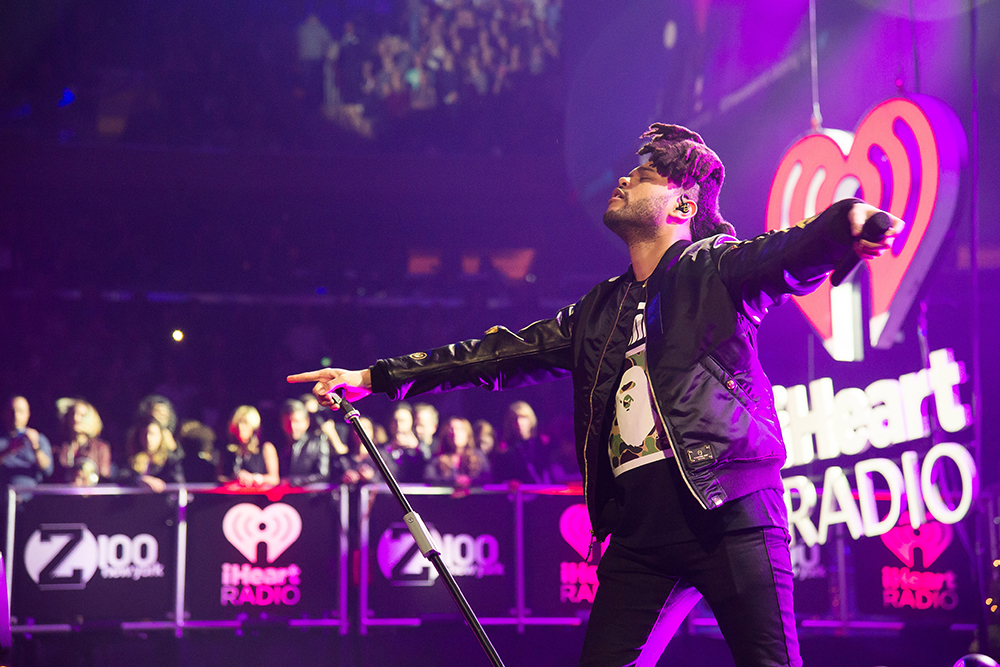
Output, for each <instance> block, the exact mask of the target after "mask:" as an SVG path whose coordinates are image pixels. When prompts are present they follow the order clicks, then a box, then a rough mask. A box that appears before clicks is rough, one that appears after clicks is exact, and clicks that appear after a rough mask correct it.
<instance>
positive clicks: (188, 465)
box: [177, 420, 219, 484]
mask: <svg viewBox="0 0 1000 667" xmlns="http://www.w3.org/2000/svg"><path fill="white" fill-rule="evenodd" d="M177 442H178V445H179V446H180V448H181V449H182V450H183V451H184V458H183V459H181V462H182V465H183V468H184V479H185V480H187V482H189V483H194V484H209V483H215V482H216V481H217V480H218V469H219V454H218V452H217V451H216V449H215V432H214V431H213V430H212V429H210V428H209V427H207V426H205V425H204V424H202V423H201V422H199V421H193V420H190V421H186V422H184V423H183V424H181V428H180V430H179V431H178V433H177Z"/></svg>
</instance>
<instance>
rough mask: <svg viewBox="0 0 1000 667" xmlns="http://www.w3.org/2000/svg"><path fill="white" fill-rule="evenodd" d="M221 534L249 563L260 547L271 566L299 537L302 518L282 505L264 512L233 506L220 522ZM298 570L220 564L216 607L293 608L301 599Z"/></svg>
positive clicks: (255, 559)
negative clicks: (274, 606)
mask: <svg viewBox="0 0 1000 667" xmlns="http://www.w3.org/2000/svg"><path fill="white" fill-rule="evenodd" d="M222 534H223V535H225V536H226V539H227V540H229V543H230V544H232V545H233V546H234V547H236V549H237V551H239V552H240V553H241V554H243V556H244V557H245V558H246V559H247V560H248V561H250V563H256V562H257V549H258V547H259V546H260V545H261V544H262V543H263V544H264V548H265V551H264V558H265V559H266V560H267V562H268V563H273V562H274V561H275V560H277V558H278V556H280V555H281V554H283V553H285V550H286V549H288V547H290V546H292V544H294V543H295V541H296V540H297V539H299V535H301V534H302V517H301V516H299V513H298V512H297V511H295V508H294V507H292V506H291V505H286V504H285V503H274V504H273V505H268V506H267V507H265V508H264V509H261V508H259V507H257V506H256V505H253V504H251V503H240V504H238V505H234V506H233V507H231V508H230V509H229V511H228V512H226V515H225V516H224V517H223V518H222ZM301 574H302V570H301V568H299V566H298V565H295V564H294V563H293V564H291V565H287V566H285V567H251V566H250V564H249V563H223V564H222V589H221V591H220V595H219V603H220V604H221V605H222V606H223V607H225V606H226V605H234V606H237V607H240V606H243V605H244V604H250V605H254V606H266V605H294V604H298V602H299V600H300V599H301V597H302V593H301V591H300V590H299V585H300V584H301V583H302V581H301V578H300V576H299V575H301Z"/></svg>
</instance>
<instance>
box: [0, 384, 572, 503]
mask: <svg viewBox="0 0 1000 667" xmlns="http://www.w3.org/2000/svg"><path fill="white" fill-rule="evenodd" d="M56 408H57V411H58V414H59V429H58V432H57V433H51V434H48V435H51V436H52V437H51V438H50V437H47V435H46V434H43V433H41V432H39V431H38V430H37V429H35V428H34V427H32V426H31V406H30V404H29V402H28V400H27V399H26V398H25V397H23V396H14V397H11V398H9V399H7V400H5V402H4V405H3V415H2V422H3V423H2V431H0V483H2V484H3V485H7V484H10V485H14V486H18V487H22V488H23V487H30V486H35V485H37V484H44V483H54V484H72V485H74V486H93V485H95V484H101V483H112V484H121V485H127V486H143V487H147V488H149V489H152V490H153V491H158V492H160V491H163V490H164V489H165V486H166V485H167V484H180V483H211V484H230V485H235V486H237V487H251V488H258V487H259V488H270V487H274V486H276V485H279V484H289V485H292V486H304V485H307V484H315V483H324V484H350V485H356V484H359V483H366V482H373V481H376V482H377V481H381V480H380V478H379V473H378V472H377V469H376V466H375V465H374V464H373V462H372V461H371V460H370V459H369V456H368V452H367V449H366V448H365V447H364V446H363V444H362V441H361V438H360V437H359V435H358V433H357V432H356V431H355V430H352V429H349V428H347V426H346V424H337V423H336V421H335V420H334V419H332V418H331V417H332V416H333V414H332V413H331V412H330V411H329V410H326V409H325V408H322V407H321V406H320V405H319V404H318V402H317V401H316V399H315V398H314V397H313V396H312V395H311V394H306V395H304V396H302V397H301V398H299V399H287V400H285V401H284V402H283V403H282V404H281V405H280V408H279V409H278V411H277V415H276V417H277V419H276V421H277V424H269V425H265V424H264V423H263V421H262V419H261V413H260V412H259V411H258V410H257V408H255V407H253V406H250V405H241V406H239V407H237V408H236V409H235V410H234V411H233V412H232V414H231V416H230V417H229V420H228V422H227V425H226V428H225V430H224V431H222V432H219V433H217V432H216V431H215V430H214V429H212V428H210V427H208V426H206V425H205V424H203V423H202V422H199V421H195V420H179V419H178V415H177V412H176V411H175V409H174V405H173V404H172V402H171V401H170V400H169V399H168V398H166V397H165V396H160V395H155V394H154V395H149V396H146V397H145V398H144V399H143V400H142V401H141V402H140V404H139V405H138V407H137V408H136V411H135V414H134V417H133V419H132V422H131V424H130V426H129V427H128V428H127V429H126V430H125V433H126V434H127V435H126V437H125V440H124V442H123V443H114V444H112V443H109V442H108V441H107V440H105V439H104V438H102V434H103V431H104V425H103V422H102V420H101V416H100V414H98V411H97V409H96V408H95V407H94V406H93V405H92V404H91V403H89V402H87V401H86V400H84V399H82V398H63V399H60V400H59V401H57V405H56ZM359 421H360V423H361V424H362V427H363V428H364V430H365V432H366V433H367V434H368V436H369V437H370V438H371V439H372V440H373V442H374V443H375V444H377V445H378V446H379V448H380V450H381V451H382V452H383V458H384V460H385V462H386V464H387V466H388V468H389V470H390V471H391V472H392V474H393V476H394V477H395V478H396V480H397V481H398V482H401V483H411V484H420V483H424V484H431V485H435V486H450V487H454V488H455V489H456V490H459V491H461V490H467V489H469V488H471V487H475V486H481V485H483V484H488V483H493V482H496V483H504V482H511V481H516V482H519V483H526V484H552V483H558V484H565V483H570V482H572V481H574V480H577V479H579V471H578V469H577V464H576V453H575V452H576V450H575V446H574V444H573V437H572V432H571V431H569V432H567V431H565V430H564V431H559V430H556V431H554V433H557V434H558V435H557V436H556V437H555V438H553V437H552V436H549V435H543V434H541V433H540V432H539V429H538V419H537V417H536V415H535V412H534V410H533V409H532V408H531V406H530V405H529V404H528V403H526V402H525V401H515V402H514V403H512V404H511V405H510V406H509V408H508V410H507V413H506V416H505V418H504V423H503V425H502V428H501V430H500V431H499V432H497V431H496V430H495V428H494V427H493V425H492V424H491V423H490V422H489V421H487V420H483V419H480V420H477V421H475V423H472V422H471V421H470V420H469V419H467V418H465V417H461V416H452V417H448V418H447V419H444V420H442V419H440V415H439V413H438V410H437V409H436V408H435V407H434V406H433V405H430V404H429V403H417V404H415V405H412V406H411V405H409V404H408V403H398V404H396V405H395V406H394V408H393V411H392V414H391V420H390V421H389V423H388V424H387V425H386V426H384V427H383V426H382V425H379V424H375V423H373V422H372V421H371V420H370V419H368V418H367V417H361V418H360V420H359Z"/></svg>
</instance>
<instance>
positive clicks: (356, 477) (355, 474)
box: [337, 417, 375, 486]
mask: <svg viewBox="0 0 1000 667" xmlns="http://www.w3.org/2000/svg"><path fill="white" fill-rule="evenodd" d="M358 421H359V422H360V423H361V428H363V429H364V431H365V433H367V434H368V437H369V438H374V437H375V427H374V424H372V420H371V419H368V417H359V418H358ZM368 461H369V458H368V449H367V448H365V446H364V443H362V442H361V437H360V436H358V434H357V432H356V431H354V430H353V429H352V430H351V433H350V435H348V436H347V453H346V454H343V455H341V456H339V457H337V467H338V469H339V471H340V483H341V484H349V485H351V486H353V485H355V484H364V483H365V482H370V481H372V480H373V479H375V468H374V467H373V466H372V464H371V463H369V462H368Z"/></svg>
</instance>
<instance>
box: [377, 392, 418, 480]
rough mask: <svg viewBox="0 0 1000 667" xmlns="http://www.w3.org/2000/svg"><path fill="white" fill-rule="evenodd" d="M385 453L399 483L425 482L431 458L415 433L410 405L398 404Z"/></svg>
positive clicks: (390, 425)
mask: <svg viewBox="0 0 1000 667" xmlns="http://www.w3.org/2000/svg"><path fill="white" fill-rule="evenodd" d="M385 453H386V464H387V465H388V466H389V468H390V471H391V472H392V474H393V476H395V478H396V481H397V482H400V483H403V484H406V483H411V484H418V483H420V482H422V481H423V480H424V468H425V467H426V466H427V460H428V458H429V457H428V456H427V455H425V454H424V451H423V449H422V448H421V446H420V440H418V439H417V436H416V434H415V433H414V432H413V408H411V407H410V405H409V403H397V404H396V409H395V410H393V413H392V421H391V422H390V423H389V442H387V443H386V446H385Z"/></svg>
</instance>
